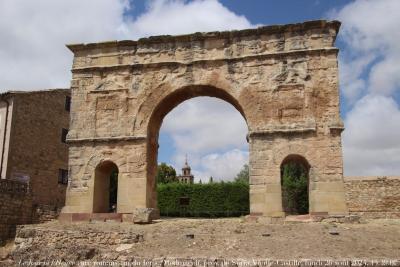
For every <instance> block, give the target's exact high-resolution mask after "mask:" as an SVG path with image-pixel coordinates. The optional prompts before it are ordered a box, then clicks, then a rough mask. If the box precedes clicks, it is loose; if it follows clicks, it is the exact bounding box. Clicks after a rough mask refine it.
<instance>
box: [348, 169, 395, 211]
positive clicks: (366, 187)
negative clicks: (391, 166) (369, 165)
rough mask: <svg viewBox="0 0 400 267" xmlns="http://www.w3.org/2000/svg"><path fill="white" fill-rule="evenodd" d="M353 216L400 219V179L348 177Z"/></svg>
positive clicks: (349, 203)
mask: <svg viewBox="0 0 400 267" xmlns="http://www.w3.org/2000/svg"><path fill="white" fill-rule="evenodd" d="M345 188H346V200H347V206H348V208H349V212H350V213H351V214H358V215H362V216H363V217H366V218H400V177H346V179H345Z"/></svg>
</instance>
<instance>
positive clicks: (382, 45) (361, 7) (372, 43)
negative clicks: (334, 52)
mask: <svg viewBox="0 0 400 267" xmlns="http://www.w3.org/2000/svg"><path fill="white" fill-rule="evenodd" d="M398 14H400V1H398V0H380V1H375V0H358V1H354V2H352V3H350V4H348V5H346V6H345V7H344V8H343V9H341V10H340V11H338V12H332V14H331V16H332V17H333V18H336V19H339V20H340V21H342V23H343V24H342V28H341V31H340V39H341V40H342V41H344V43H345V44H346V48H345V51H344V55H343V56H342V57H341V67H342V68H343V69H342V70H341V72H340V74H341V85H342V90H343V93H344V95H345V96H346V97H347V98H349V99H350V100H355V99H357V98H358V97H359V96H360V94H361V93H362V90H364V91H366V90H365V89H368V90H369V91H371V92H374V93H378V94H385V95H392V94H393V93H395V91H397V90H399V89H400V75H399V73H400V67H399V64H398V62H399V60H400V31H399V25H400V17H399V15H398ZM364 72H367V75H368V76H369V78H368V79H367V80H365V77H363V74H364ZM364 93H365V92H364Z"/></svg>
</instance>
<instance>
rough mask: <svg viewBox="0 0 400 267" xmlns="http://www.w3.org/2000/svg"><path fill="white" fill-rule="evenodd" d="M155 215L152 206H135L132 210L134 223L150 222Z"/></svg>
mask: <svg viewBox="0 0 400 267" xmlns="http://www.w3.org/2000/svg"><path fill="white" fill-rule="evenodd" d="M154 217H155V210H154V209H152V208H137V209H135V210H134V211H133V214H132V219H133V222H134V223H151V222H152V220H153V218H154Z"/></svg>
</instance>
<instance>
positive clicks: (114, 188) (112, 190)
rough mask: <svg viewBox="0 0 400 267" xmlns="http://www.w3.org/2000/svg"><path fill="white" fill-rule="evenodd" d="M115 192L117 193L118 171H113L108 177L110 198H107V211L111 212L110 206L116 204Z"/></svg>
mask: <svg viewBox="0 0 400 267" xmlns="http://www.w3.org/2000/svg"><path fill="white" fill-rule="evenodd" d="M117 192H118V171H116V170H115V171H113V172H112V173H111V176H110V198H109V202H108V203H109V209H110V211H111V210H112V206H113V205H116V204H117Z"/></svg>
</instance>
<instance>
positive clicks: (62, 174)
mask: <svg viewBox="0 0 400 267" xmlns="http://www.w3.org/2000/svg"><path fill="white" fill-rule="evenodd" d="M58 183H59V184H65V185H67V184H68V171H67V170H64V169H58Z"/></svg>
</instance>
